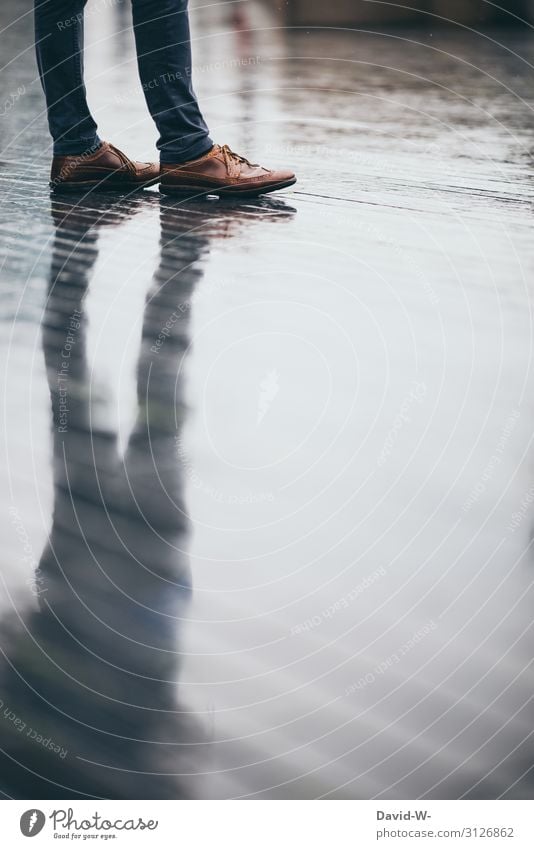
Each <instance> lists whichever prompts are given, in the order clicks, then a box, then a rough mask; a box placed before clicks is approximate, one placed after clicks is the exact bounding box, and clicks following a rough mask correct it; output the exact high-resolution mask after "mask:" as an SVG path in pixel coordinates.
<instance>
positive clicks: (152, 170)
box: [50, 142, 160, 191]
mask: <svg viewBox="0 0 534 849" xmlns="http://www.w3.org/2000/svg"><path fill="white" fill-rule="evenodd" d="M159 179H160V168H159V165H156V164H154V163H152V162H132V160H131V159H128V157H127V156H126V154H125V153H123V152H122V151H121V150H118V149H117V148H116V147H114V146H113V145H112V144H109V142H102V144H101V146H100V147H99V148H98V150H95V151H94V153H90V154H85V153H80V154H78V155H76V156H54V159H53V160H52V172H51V174H50V188H51V189H53V190H54V191H75V190H82V189H85V190H91V189H105V190H107V189H136V188H145V187H146V186H152V185H154V183H158V182H159Z"/></svg>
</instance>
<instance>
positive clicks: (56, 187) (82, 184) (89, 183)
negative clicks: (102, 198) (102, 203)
mask: <svg viewBox="0 0 534 849" xmlns="http://www.w3.org/2000/svg"><path fill="white" fill-rule="evenodd" d="M160 180H161V177H159V176H158V177H153V178H152V179H151V180H145V182H143V183H126V182H124V181H121V182H114V181H113V180H111V179H110V178H107V177H105V178H104V179H103V180H84V181H82V180H80V181H79V182H77V183H75V182H71V183H69V182H62V183H54V182H50V183H49V184H48V185H49V186H50V189H51V191H52V192H58V193H62V192H66V193H67V192H79V191H89V192H90V191H95V192H116V191H118V190H120V189H127V190H128V191H132V190H134V189H147V188H148V187H149V186H155V185H156V183H159V181H160Z"/></svg>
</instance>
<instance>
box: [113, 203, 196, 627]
mask: <svg viewBox="0 0 534 849" xmlns="http://www.w3.org/2000/svg"><path fill="white" fill-rule="evenodd" d="M161 224H162V235H161V260H160V264H159V267H158V268H157V270H156V273H155V275H154V285H153V287H152V289H151V291H150V292H149V296H148V300H147V304H146V307H145V313H144V321H143V336H142V342H141V352H140V356H139V363H138V369H137V399H138V416H137V421H136V424H135V427H134V429H133V431H132V434H131V436H130V439H129V442H128V448H127V450H126V452H125V455H124V466H125V471H126V474H127V477H128V485H129V487H130V489H131V491H132V493H133V495H134V497H135V500H136V504H137V505H138V508H139V510H140V513H141V514H142V519H143V521H144V522H145V523H146V524H145V531H144V533H145V535H146V537H147V539H150V538H151V537H152V536H153V537H154V540H153V542H152V548H153V551H154V552H159V559H158V558H155V557H152V560H151V564H150V566H151V570H152V571H153V572H154V573H156V574H157V575H159V576H160V577H161V578H162V580H161V581H158V580H156V579H155V578H153V579H152V580H151V582H150V585H148V584H147V586H146V587H145V599H146V604H147V606H148V607H151V608H152V609H153V610H157V611H159V612H160V614H161V613H166V614H167V615H169V616H173V617H174V616H178V617H180V616H181V615H183V611H184V608H185V605H186V604H187V602H188V600H189V595H190V590H191V577H190V574H189V567H188V563H187V560H186V558H185V557H183V556H180V553H179V550H176V549H175V546H176V545H177V544H178V543H179V542H182V540H181V539H180V538H177V532H179V531H181V532H182V534H183V532H184V531H185V530H186V529H187V526H188V519H187V515H186V510H185V505H184V499H183V485H182V479H181V474H180V458H179V436H180V433H181V427H182V422H183V418H184V413H185V404H184V399H183V360H184V357H185V356H187V351H188V347H189V324H190V313H191V298H192V295H193V291H194V287H195V284H196V283H197V281H198V279H199V278H200V277H201V274H202V272H201V270H200V269H199V268H198V260H199V258H200V255H201V253H202V251H203V250H204V249H205V247H206V244H207V239H206V238H205V237H203V236H199V235H195V234H193V235H190V234H189V235H188V233H187V229H188V228H189V227H190V217H189V216H187V215H186V214H185V215H184V213H183V211H182V210H180V209H178V214H176V213H175V212H174V211H173V210H169V209H164V208H162V211H161ZM162 331H163V333H162ZM162 339H163V340H164V344H163V345H156V344H155V343H156V341H161V340H162ZM158 540H159V541H158ZM162 541H166V542H165V544H163V545H162ZM166 547H167V551H165V548H166ZM167 622H168V625H169V626H171V625H174V627H175V626H176V621H175V620H172V619H170V620H167ZM162 625H164V620H163V617H162V616H161V615H160V616H159V622H158V623H154V624H153V626H152V627H153V628H154V629H156V628H157V629H160V630H161V628H162Z"/></svg>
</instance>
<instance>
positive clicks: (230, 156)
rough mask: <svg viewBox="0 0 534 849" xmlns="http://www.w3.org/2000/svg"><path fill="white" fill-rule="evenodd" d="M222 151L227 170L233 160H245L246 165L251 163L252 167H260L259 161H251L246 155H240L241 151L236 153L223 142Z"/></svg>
mask: <svg viewBox="0 0 534 849" xmlns="http://www.w3.org/2000/svg"><path fill="white" fill-rule="evenodd" d="M221 153H222V155H223V157H224V163H225V165H226V170H227V171H229V168H230V163H231V162H232V160H234V162H235V161H237V162H244V163H245V165H250V167H251V168H259V167H260V166H259V165H258V163H257V162H249V160H248V159H246V158H245V157H244V156H240V155H239V153H234V151H233V150H231V149H230V147H229V146H228V145H227V144H223V146H222V147H221Z"/></svg>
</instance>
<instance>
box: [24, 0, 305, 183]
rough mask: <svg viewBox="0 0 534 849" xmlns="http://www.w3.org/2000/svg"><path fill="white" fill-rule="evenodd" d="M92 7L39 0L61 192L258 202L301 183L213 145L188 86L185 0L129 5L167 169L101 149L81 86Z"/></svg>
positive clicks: (41, 59) (55, 173)
mask: <svg viewBox="0 0 534 849" xmlns="http://www.w3.org/2000/svg"><path fill="white" fill-rule="evenodd" d="M86 3H87V0H35V38H36V49H37V63H38V66H39V73H40V76H41V82H42V84H43V88H44V92H45V96H46V103H47V110H48V123H49V127H50V132H51V134H52V138H53V142H54V158H53V163H52V175H51V186H52V188H54V189H69V188H84V189H91V188H98V187H100V188H102V187H106V188H109V187H124V188H132V187H133V188H135V187H136V186H149V185H153V184H154V183H157V182H161V188H162V189H163V190H164V191H166V192H184V191H187V192H205V191H208V190H209V191H211V192H224V193H226V194H233V195H239V196H243V195H258V194H264V193H266V192H272V191H275V190H276V189H281V188H285V187H286V186H291V185H293V184H294V183H295V175H294V174H293V173H292V172H291V171H288V170H278V171H273V170H270V169H267V168H262V167H260V166H259V165H254V164H251V163H250V162H249V161H248V160H247V159H245V158H244V157H242V156H239V155H238V154H235V153H233V151H231V150H230V148H229V147H228V146H227V145H223V146H219V145H214V144H213V142H212V141H211V139H210V137H209V133H208V128H207V125H206V122H205V120H204V118H203V116H202V114H201V111H200V108H199V105H198V103H197V99H196V96H195V93H194V91H193V87H192V82H191V37H190V32H189V18H188V10H187V6H188V0H132V9H133V25H134V33H135V41H136V47H137V57H138V66H139V74H140V77H141V83H142V87H143V91H144V94H145V98H146V102H147V105H148V108H149V110H150V114H151V115H152V118H153V119H154V121H155V123H156V126H157V128H158V131H159V134H160V138H159V141H158V148H159V150H160V165H156V164H150V163H139V162H132V161H131V160H130V159H128V157H127V156H126V155H125V154H124V153H122V151H120V150H118V149H117V148H115V147H114V146H113V145H111V144H109V143H107V142H102V141H101V140H100V139H99V137H98V135H97V126H96V123H95V121H94V119H93V117H92V115H91V113H90V111H89V107H88V105H87V100H86V93H85V86H84V82H83V13H84V7H85V5H86Z"/></svg>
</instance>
